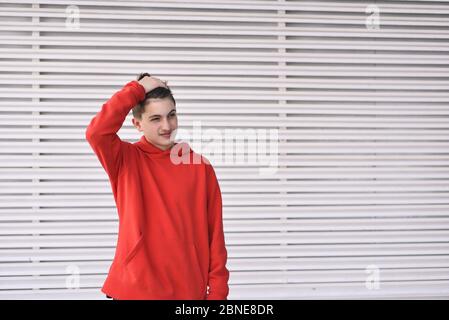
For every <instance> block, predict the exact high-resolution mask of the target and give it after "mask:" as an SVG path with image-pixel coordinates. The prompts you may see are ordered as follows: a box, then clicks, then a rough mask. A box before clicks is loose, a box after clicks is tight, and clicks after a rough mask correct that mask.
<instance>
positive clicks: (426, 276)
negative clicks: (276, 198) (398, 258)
mask: <svg viewBox="0 0 449 320" xmlns="http://www.w3.org/2000/svg"><path fill="white" fill-rule="evenodd" d="M71 272H73V271H71ZM381 276H382V280H381V281H382V283H385V282H391V281H432V280H449V279H448V277H449V268H435V269H430V270H429V269H416V270H415V269H412V270H390V269H383V270H382V271H381ZM69 277H74V276H73V274H72V273H70V272H69V273H68V274H67V275H65V276H57V275H55V276H46V277H39V278H33V277H8V278H6V279H4V280H3V281H2V282H1V283H0V290H5V289H7V288H10V289H38V288H39V289H41V288H47V289H48V288H51V289H54V288H67V289H69V288H70V287H69V288H68V287H67V283H68V284H69V285H70V284H71V283H73V280H72V281H70V280H71V278H69ZM104 278H105V275H103V274H102V275H80V276H79V286H80V288H89V287H94V286H98V287H99V286H101V285H102V283H103V282H104ZM366 278H367V275H366V272H365V270H364V269H362V270H350V271H344V270H338V271H334V270H329V271H282V272H279V271H278V272H270V271H267V272H262V271H252V272H245V271H241V272H239V273H235V274H233V276H232V277H230V279H229V285H235V284H274V283H279V284H280V283H314V284H316V283H335V282H339V283H345V282H352V283H354V282H358V283H361V284H362V285H363V284H364V283H365V281H366ZM72 285H73V284H72Z"/></svg>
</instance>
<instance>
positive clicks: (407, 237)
mask: <svg viewBox="0 0 449 320" xmlns="http://www.w3.org/2000/svg"><path fill="white" fill-rule="evenodd" d="M226 242H227V244H228V245H231V246H232V245H255V244H257V245H263V244H306V243H308V244H318V243H319V244H324V243H326V244H329V245H331V244H336V243H341V244H343V243H344V244H350V243H373V242H375V243H400V242H407V243H435V242H445V243H447V242H449V230H431V231H422V230H415V231H316V232H315V231H311V232H252V233H227V234H226ZM115 244H116V236H115V235H88V234H87V235H42V236H39V235H36V236H8V235H5V236H1V242H0V248H2V249H3V248H5V249H6V248H29V247H53V248H62V247H80V246H83V247H99V246H112V245H115Z"/></svg>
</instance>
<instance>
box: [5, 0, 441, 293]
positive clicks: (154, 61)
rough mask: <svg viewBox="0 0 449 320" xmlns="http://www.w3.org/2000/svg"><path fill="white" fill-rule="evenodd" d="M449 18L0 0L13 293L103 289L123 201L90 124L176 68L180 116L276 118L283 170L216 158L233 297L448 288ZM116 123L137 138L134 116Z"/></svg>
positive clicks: (237, 121)
mask: <svg viewBox="0 0 449 320" xmlns="http://www.w3.org/2000/svg"><path fill="white" fill-rule="evenodd" d="M369 6H371V7H369ZM367 8H369V9H368V12H367ZM376 9H378V10H379V18H380V20H379V22H380V25H379V29H376V28H375V26H376V25H375V22H376V20H375V15H374V16H373V13H372V12H373V10H374V12H376ZM77 10H79V14H80V20H79V23H80V25H79V26H80V28H79V29H77V28H76V27H77V22H78V20H77V19H76V13H77ZM448 14H449V4H448V1H438V2H436V1H425V0H421V1H394V2H390V1H382V2H381V1H345V2H343V1H274V0H273V1H270V0H266V1H262V0H260V1H237V0H235V1H194V2H185V1H181V0H178V1H161V2H154V1H80V0H79V1H53V0H52V1H50V0H48V1H31V0H29V1H27V0H23V1H21V0H17V1H2V2H1V3H0V298H3V299H17V298H22V299H23V298H33V299H38V298H58V299H59V298H69V299H70V298H95V299H96V298H99V299H102V298H104V295H103V294H102V293H101V292H100V287H101V285H102V284H103V281H104V279H105V277H106V272H107V270H108V267H109V264H110V262H111V259H112V257H113V254H114V249H115V244H116V232H117V215H116V209H115V205H114V200H113V197H112V194H111V190H110V186H109V184H108V180H107V175H106V174H105V172H104V171H103V170H102V168H101V165H100V164H99V162H98V160H97V159H96V157H95V155H94V154H93V152H92V150H91V149H90V148H89V146H88V144H87V142H86V141H85V140H84V131H85V128H86V126H87V125H88V123H89V121H90V119H91V118H92V117H93V116H94V115H95V113H96V112H98V111H99V110H100V107H101V105H102V103H103V102H104V101H105V100H106V99H107V98H109V97H110V96H111V95H112V94H113V93H114V92H115V91H116V90H117V89H119V88H120V87H121V86H122V85H123V84H125V83H126V82H127V81H129V80H130V79H134V78H135V75H136V74H137V73H140V72H150V73H151V74H155V75H157V76H159V77H161V78H162V79H166V80H168V81H169V84H170V85H171V87H172V89H173V92H174V94H175V98H176V100H177V105H178V111H179V120H180V124H181V126H180V128H184V129H191V128H192V127H193V125H194V123H195V121H201V124H202V125H203V129H211V128H214V129H218V130H220V132H223V131H224V129H225V128H231V129H239V128H240V129H243V130H244V129H248V128H250V129H255V130H256V129H270V128H271V129H277V130H279V138H280V141H281V143H280V145H279V165H280V168H279V171H278V174H277V175H276V176H273V177H271V178H269V179H267V178H263V177H261V176H260V175H259V170H258V168H257V167H255V166H245V165H234V166H232V165H225V164H223V165H216V164H215V163H216V162H215V161H214V158H211V161H212V163H213V164H214V167H215V168H216V172H217V176H218V178H219V180H220V185H221V189H222V192H223V202H224V225H225V234H226V243H227V248H228V253H229V260H228V268H229V269H230V271H231V278H230V289H231V290H230V295H229V299H239V298H243V299H253V298H254V299H270V298H273V299H282V298H286V299H300V298H427V297H433V298H448V297H449V245H448V243H449V202H448V191H449V185H448V178H449V169H448V164H449V155H448V150H449V148H448V147H449V142H448V133H449V122H448V115H449V107H448V102H449V90H448V89H449V80H448V79H449V66H448V61H449V59H448V51H449V43H448V38H449V29H448V26H449V20H448V19H447V15H448ZM368 17H371V18H368ZM367 21H368V22H370V21H371V22H373V21H374V25H373V24H368V26H367V24H366V22H367ZM372 26H374V28H371V27H372ZM119 134H120V136H121V138H122V139H125V140H128V141H130V142H134V141H136V140H137V139H138V138H139V134H138V132H137V131H136V130H135V129H134V128H133V127H132V126H131V114H130V115H129V116H128V118H127V120H126V122H125V125H124V127H123V128H122V129H121V130H120V132H119ZM194 150H195V151H198V152H201V150H197V149H195V148H194ZM78 272H79V274H80V277H79V285H80V288H79V289H72V287H73V286H76V285H77V281H78V280H77V277H76V274H77V273H78ZM376 272H378V275H379V277H380V279H379V280H380V283H379V288H378V289H376V288H375V287H371V289H369V287H370V286H369V284H373V283H374V284H375V282H371V281H370V279H373V277H375V276H376V274H377V273H376Z"/></svg>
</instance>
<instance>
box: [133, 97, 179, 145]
mask: <svg viewBox="0 0 449 320" xmlns="http://www.w3.org/2000/svg"><path fill="white" fill-rule="evenodd" d="M132 122H133V125H134V126H135V127H136V128H137V130H139V131H140V132H143V134H144V136H145V138H146V139H147V140H148V141H150V142H151V143H152V144H154V145H155V146H157V147H158V148H160V149H162V150H167V149H168V148H170V147H171V146H172V145H173V143H174V140H175V136H176V131H175V130H176V129H178V117H177V115H176V107H175V105H174V103H173V101H172V100H171V99H169V98H164V99H150V100H148V101H147V103H146V105H145V112H144V113H142V119H140V120H139V119H135V118H133V119H132ZM167 133H168V135H166V136H164V134H167Z"/></svg>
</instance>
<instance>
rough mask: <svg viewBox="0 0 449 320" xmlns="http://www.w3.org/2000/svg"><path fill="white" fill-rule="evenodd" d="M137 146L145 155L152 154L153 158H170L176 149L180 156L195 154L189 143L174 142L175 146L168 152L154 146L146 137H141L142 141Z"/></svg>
mask: <svg viewBox="0 0 449 320" xmlns="http://www.w3.org/2000/svg"><path fill="white" fill-rule="evenodd" d="M135 145H136V146H137V147H138V148H139V149H140V150H142V151H143V152H145V153H148V154H151V156H153V157H170V153H171V152H172V151H173V152H175V151H174V150H172V149H175V150H176V151H177V152H178V156H183V155H187V154H190V153H193V150H192V148H191V147H190V145H189V144H188V143H187V142H184V141H183V142H176V141H175V142H174V144H173V146H171V147H170V148H168V149H167V150H162V149H160V148H159V147H156V146H155V145H154V144H152V143H151V142H149V141H148V140H147V139H146V138H145V136H144V135H142V137H140V140H139V141H138V142H136V143H135Z"/></svg>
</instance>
